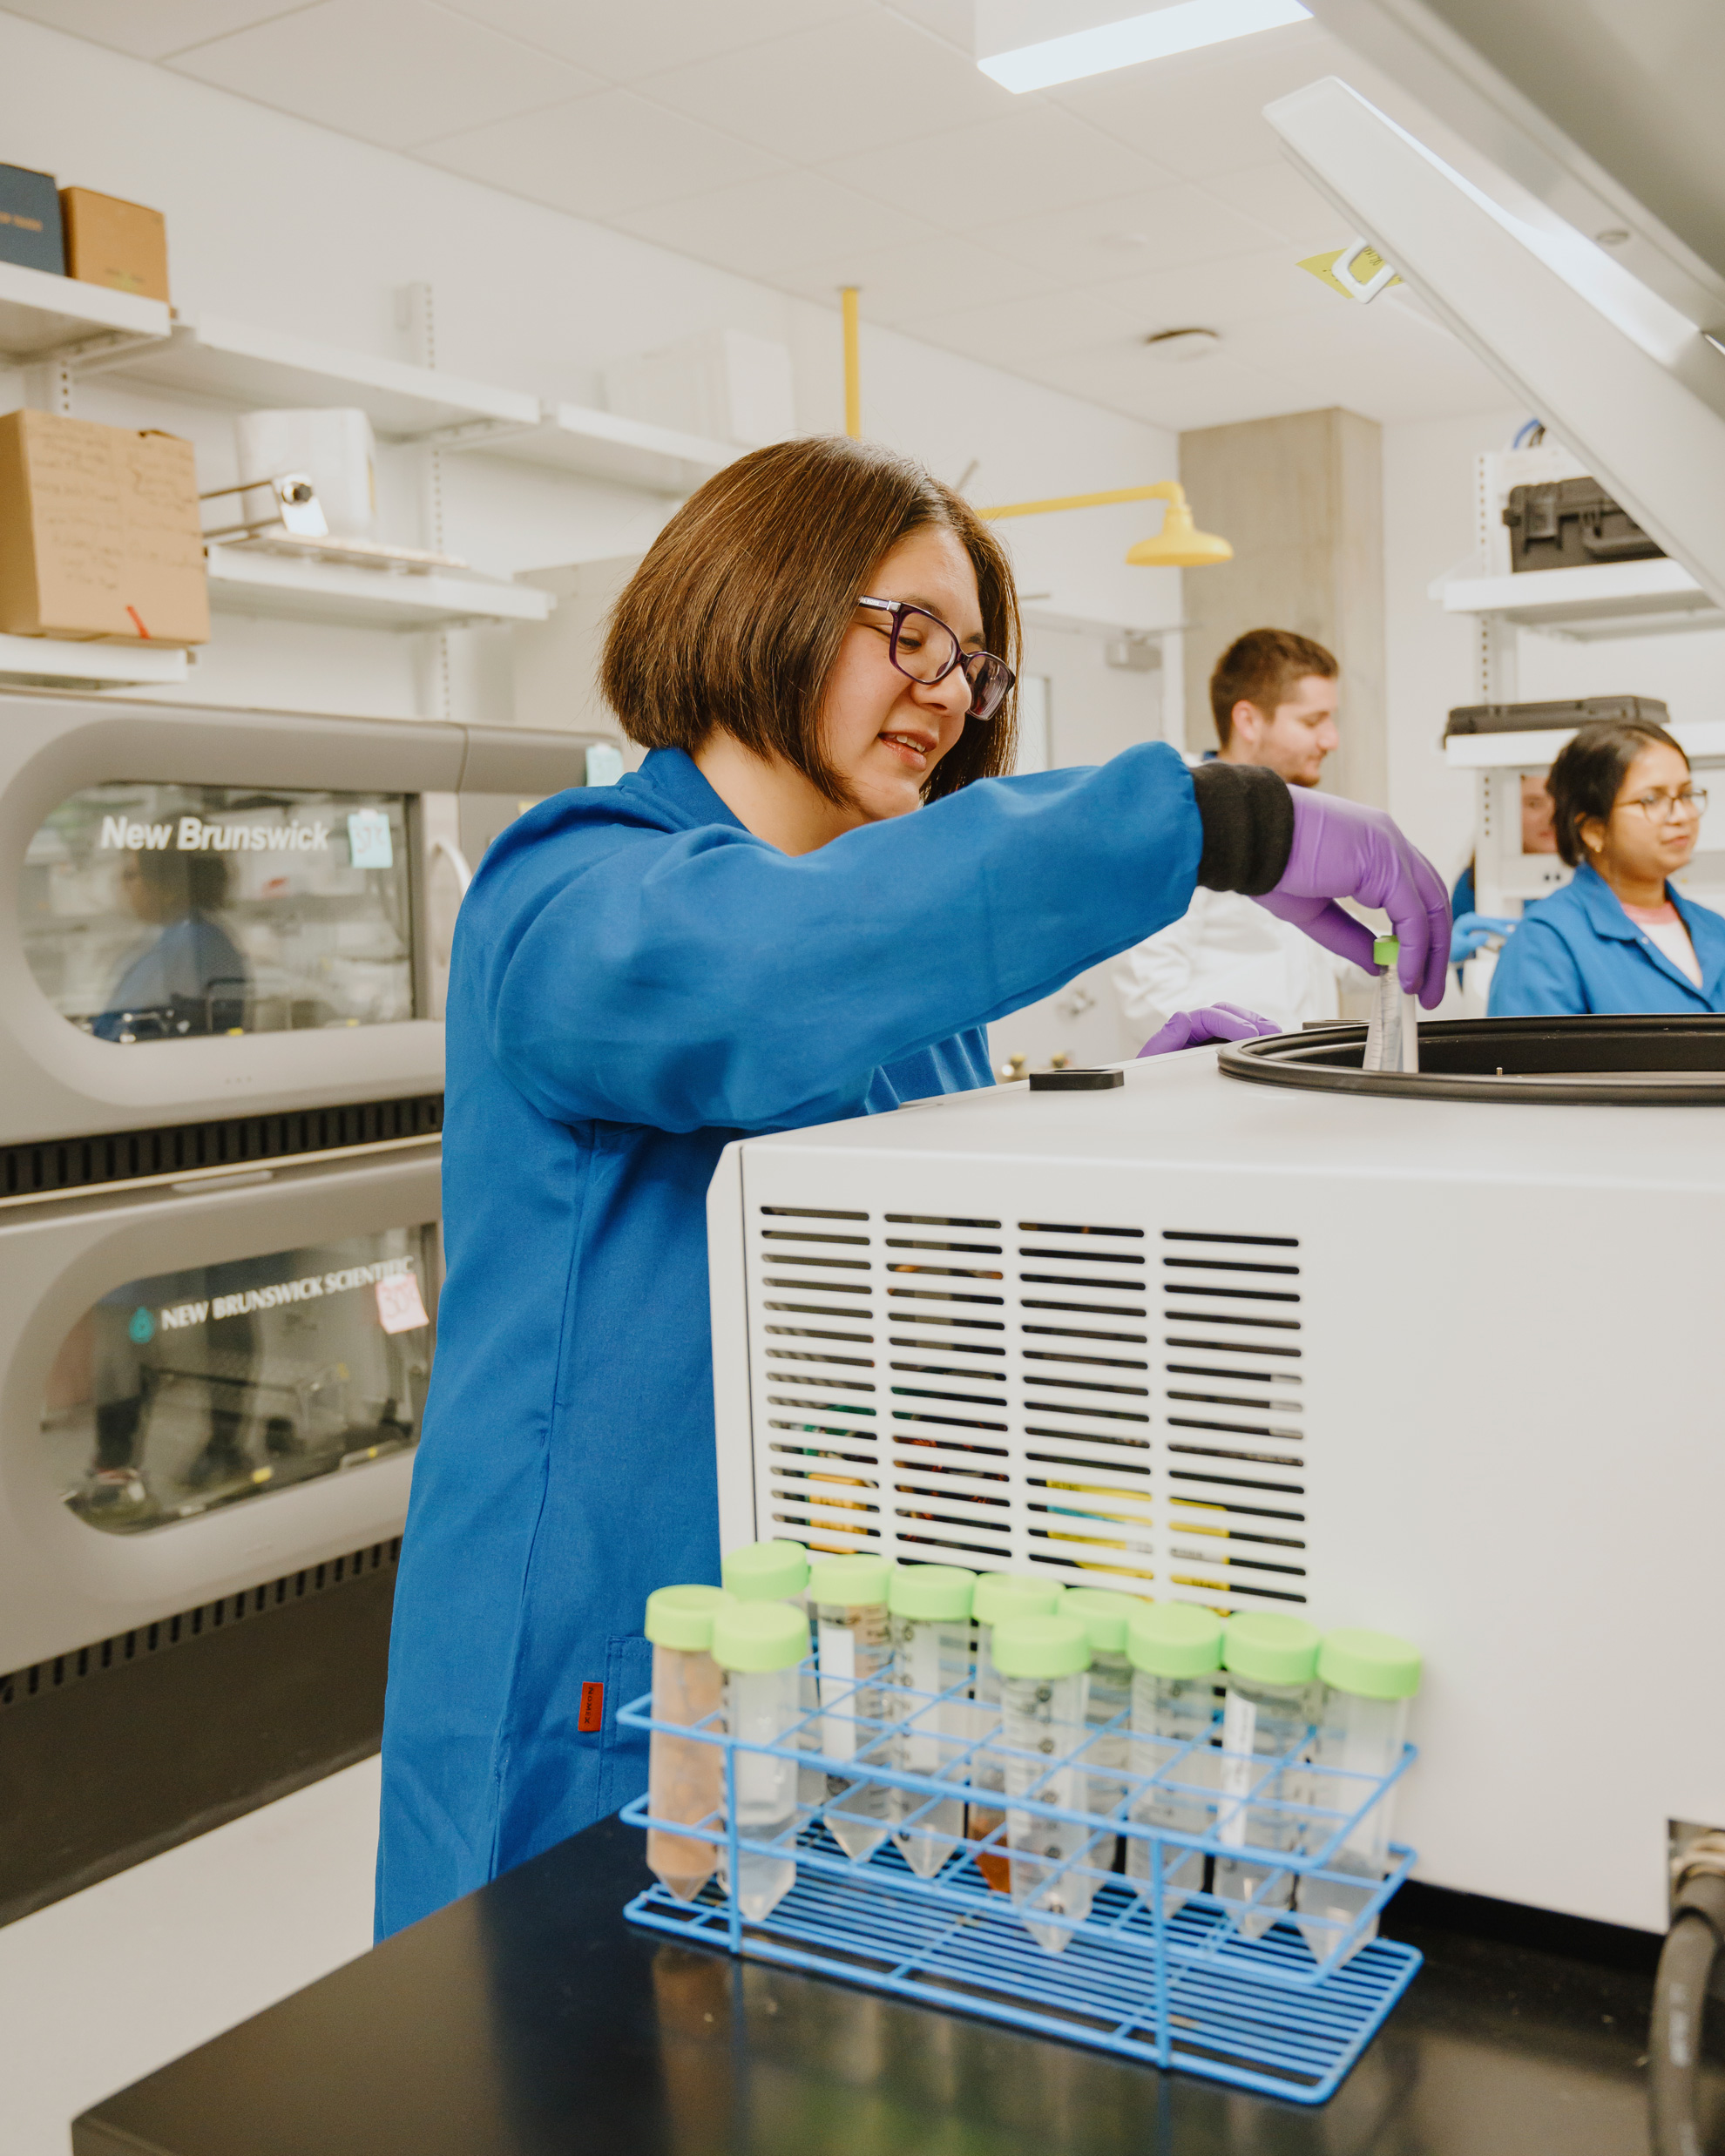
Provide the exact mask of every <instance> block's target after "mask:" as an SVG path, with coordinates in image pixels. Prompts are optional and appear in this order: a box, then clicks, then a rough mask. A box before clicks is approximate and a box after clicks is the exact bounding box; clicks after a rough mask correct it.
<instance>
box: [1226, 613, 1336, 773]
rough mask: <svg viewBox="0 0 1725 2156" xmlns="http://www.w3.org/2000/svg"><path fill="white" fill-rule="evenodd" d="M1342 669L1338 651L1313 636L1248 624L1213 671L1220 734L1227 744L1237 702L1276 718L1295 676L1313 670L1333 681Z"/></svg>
mask: <svg viewBox="0 0 1725 2156" xmlns="http://www.w3.org/2000/svg"><path fill="white" fill-rule="evenodd" d="M1341 671H1342V669H1341V667H1340V666H1338V665H1337V664H1336V654H1335V653H1334V652H1327V651H1325V649H1324V648H1323V645H1322V644H1315V643H1313V641H1312V639H1310V637H1309V636H1296V635H1295V633H1294V632H1293V630H1291V629H1248V631H1247V632H1246V633H1245V635H1244V636H1237V637H1235V639H1234V641H1233V643H1232V644H1230V645H1228V649H1227V650H1226V651H1225V652H1223V653H1222V655H1221V658H1220V659H1218V660H1217V661H1216V670H1215V672H1214V673H1213V674H1212V675H1211V676H1210V710H1211V712H1212V713H1214V718H1215V722H1216V739H1217V740H1219V741H1220V742H1221V745H1222V747H1224V748H1226V747H1228V739H1229V736H1230V735H1231V734H1232V733H1233V732H1234V707H1235V705H1236V704H1241V703H1244V704H1255V705H1256V706H1257V707H1258V709H1259V710H1260V711H1261V712H1262V713H1263V714H1264V716H1265V718H1266V719H1273V718H1274V717H1275V707H1276V706H1277V705H1278V704H1285V703H1286V702H1287V701H1288V692H1289V689H1291V688H1292V687H1293V686H1294V684H1295V682H1296V681H1302V680H1303V679H1305V677H1306V676H1307V675H1308V674H1309V673H1315V674H1316V675H1317V676H1318V677H1319V679H1321V680H1324V681H1334V680H1335V679H1336V676H1337V675H1338V674H1339V673H1340V672H1341Z"/></svg>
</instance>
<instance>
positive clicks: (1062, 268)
mask: <svg viewBox="0 0 1725 2156" xmlns="http://www.w3.org/2000/svg"><path fill="white" fill-rule="evenodd" d="M971 236H972V237H973V238H974V239H977V240H980V241H982V243H983V244H984V246H987V247H993V248H995V249H996V250H998V253H1002V254H1010V255H1011V256H1012V257H1013V258H1014V259H1015V260H1018V261H1021V262H1026V263H1029V264H1030V265H1031V267H1033V268H1036V269H1041V270H1045V271H1046V272H1047V273H1048V274H1049V275H1050V276H1053V277H1059V279H1060V280H1062V281H1063V282H1064V283H1067V284H1074V285H1081V284H1100V283H1102V282H1103V281H1104V280H1106V279H1107V278H1109V277H1126V276H1130V275H1133V274H1141V273H1142V272H1144V271H1145V270H1150V269H1162V268H1170V267H1174V265H1175V264H1177V263H1180V262H1197V261H1205V260H1217V259H1221V258H1223V257H1226V256H1228V255H1230V254H1256V253H1262V252H1263V249H1264V246H1265V243H1266V241H1267V240H1269V239H1270V238H1271V236H1272V235H1271V234H1270V233H1267V232H1266V231H1265V229H1264V227H1263V226H1262V225H1260V224H1257V223H1256V222H1255V221H1254V220H1252V219H1250V218H1247V217H1242V216H1241V213H1240V212H1239V211H1238V210H1233V209H1230V208H1229V207H1228V205H1227V204H1226V203H1225V202H1218V201H1217V200H1216V199H1215V197H1214V195H1211V194H1208V193H1206V192H1205V191H1204V190H1203V189H1202V188H1201V187H1194V186H1187V185H1185V184H1180V185H1177V186H1168V187H1158V188H1154V189H1152V190H1149V191H1147V192H1146V193H1140V194H1130V195H1121V196H1118V197H1116V198H1114V199H1112V200H1109V201H1106V202H1091V203H1086V205H1085V206H1083V207H1082V208H1081V209H1074V210H1054V211H1049V212H1045V213H1042V214H1040V215H1038V216H1034V217H1020V218H1014V219H1011V220H1008V221H1006V222H1004V223H1001V224H998V225H985V226H982V227H981V228H980V229H979V230H978V231H977V232H976V233H973V234H972V235H971Z"/></svg>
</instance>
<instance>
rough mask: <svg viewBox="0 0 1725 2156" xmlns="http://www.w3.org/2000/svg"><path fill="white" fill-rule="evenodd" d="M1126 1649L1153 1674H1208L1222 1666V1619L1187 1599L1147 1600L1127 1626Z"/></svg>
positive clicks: (1135, 1663) (1136, 1666) (1134, 1662)
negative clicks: (1185, 1600) (1169, 1600)
mask: <svg viewBox="0 0 1725 2156" xmlns="http://www.w3.org/2000/svg"><path fill="white" fill-rule="evenodd" d="M1126 1652H1127V1654H1128V1655H1129V1656H1130V1657H1131V1659H1132V1666H1133V1668H1134V1669H1141V1670H1147V1671H1148V1672H1149V1673H1150V1675H1151V1676H1153V1677H1208V1675H1209V1674H1210V1673H1211V1672H1212V1671H1213V1670H1218V1669H1220V1668H1221V1657H1222V1626H1221V1618H1219V1617H1218V1616H1217V1615H1216V1613H1215V1612H1214V1610H1200V1609H1194V1607H1193V1605H1191V1604H1190V1603H1187V1602H1147V1603H1145V1604H1143V1605H1140V1608H1139V1609H1137V1610H1136V1611H1135V1612H1133V1619H1132V1622H1131V1624H1130V1625H1128V1626H1127V1627H1126Z"/></svg>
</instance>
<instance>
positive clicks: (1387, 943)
mask: <svg viewBox="0 0 1725 2156" xmlns="http://www.w3.org/2000/svg"><path fill="white" fill-rule="evenodd" d="M1401 955H1402V939H1401V937H1400V936H1377V937H1375V938H1374V939H1373V941H1372V946H1371V956H1372V962H1373V963H1374V964H1376V965H1380V966H1393V965H1394V964H1395V963H1396V961H1397V959H1398V958H1399V957H1400V956H1401Z"/></svg>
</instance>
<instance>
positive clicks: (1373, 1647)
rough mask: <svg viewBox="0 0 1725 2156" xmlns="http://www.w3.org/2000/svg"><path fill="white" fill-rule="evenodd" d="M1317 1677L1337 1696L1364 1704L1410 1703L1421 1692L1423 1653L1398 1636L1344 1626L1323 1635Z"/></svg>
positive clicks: (1353, 1626)
mask: <svg viewBox="0 0 1725 2156" xmlns="http://www.w3.org/2000/svg"><path fill="white" fill-rule="evenodd" d="M1317 1673H1318V1675H1319V1676H1320V1677H1322V1678H1323V1681H1324V1682H1325V1684H1327V1685H1329V1686H1333V1687H1334V1688H1335V1690H1336V1691H1337V1692H1354V1693H1358V1694H1359V1696H1360V1697H1361V1698H1362V1699H1363V1700H1410V1699H1412V1697H1413V1695H1414V1694H1415V1693H1416V1692H1417V1691H1418V1690H1419V1678H1420V1658H1419V1649H1418V1648H1417V1647H1415V1646H1409V1644H1408V1642H1407V1641H1406V1640H1405V1639H1397V1637H1396V1635H1395V1634H1394V1632H1363V1631H1361V1630H1360V1629H1359V1627H1358V1626H1356V1625H1343V1627H1342V1629H1341V1630H1340V1631H1339V1632H1325V1634H1324V1635H1323V1646H1321V1647H1320V1648H1319V1649H1318V1659H1317Z"/></svg>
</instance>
